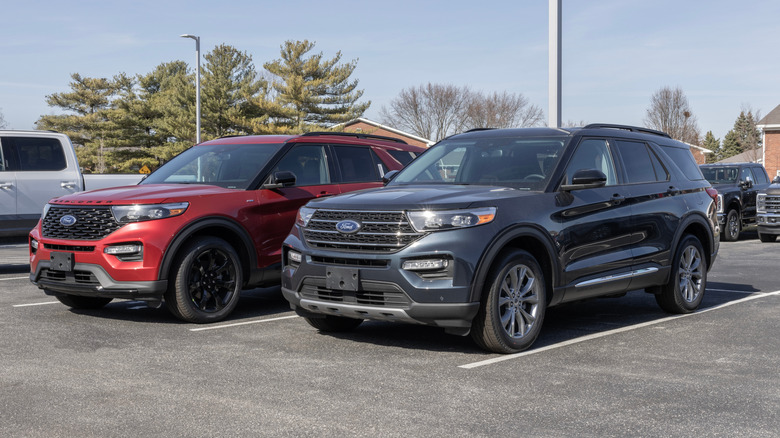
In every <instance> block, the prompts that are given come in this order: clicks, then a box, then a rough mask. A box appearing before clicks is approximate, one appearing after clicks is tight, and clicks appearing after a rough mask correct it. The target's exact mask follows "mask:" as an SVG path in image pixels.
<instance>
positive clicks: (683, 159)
mask: <svg viewBox="0 0 780 438" xmlns="http://www.w3.org/2000/svg"><path fill="white" fill-rule="evenodd" d="M661 150H663V151H664V153H666V155H668V156H669V158H671V160H672V162H673V163H674V164H676V165H677V167H679V168H680V170H682V173H683V174H684V175H685V177H686V178H688V179H689V180H691V181H698V180H702V179H704V176H703V175H702V174H701V170H700V169H699V165H698V164H696V160H694V159H693V154H691V151H690V149H685V148H677V147H674V146H664V145H661Z"/></svg>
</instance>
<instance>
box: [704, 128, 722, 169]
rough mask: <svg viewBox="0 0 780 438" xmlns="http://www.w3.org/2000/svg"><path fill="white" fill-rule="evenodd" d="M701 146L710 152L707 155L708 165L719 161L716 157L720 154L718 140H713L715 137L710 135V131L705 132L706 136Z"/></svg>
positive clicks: (718, 157)
mask: <svg viewBox="0 0 780 438" xmlns="http://www.w3.org/2000/svg"><path fill="white" fill-rule="evenodd" d="M701 146H702V147H704V148H707V149H709V150H711V151H712V153H711V154H708V155H707V162H708V163H714V162H716V161H720V156H719V155H718V154H719V153H720V139H718V138H715V136H714V135H713V134H712V131H707V134H706V135H705V136H704V142H703V143H702V144H701Z"/></svg>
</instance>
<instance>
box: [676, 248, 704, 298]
mask: <svg viewBox="0 0 780 438" xmlns="http://www.w3.org/2000/svg"><path fill="white" fill-rule="evenodd" d="M703 267H704V263H702V258H701V254H700V253H699V250H698V249H696V247H695V246H693V245H690V246H688V247H687V248H685V251H683V254H682V257H680V268H679V285H680V293H681V294H682V298H683V299H684V300H685V301H686V302H688V303H692V302H694V301H695V300H696V298H698V297H699V295H700V294H701V293H702V284H703V282H702V278H703V276H704V273H703V271H702V269H703Z"/></svg>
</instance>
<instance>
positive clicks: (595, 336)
mask: <svg viewBox="0 0 780 438" xmlns="http://www.w3.org/2000/svg"><path fill="white" fill-rule="evenodd" d="M728 292H741V291H728ZM772 295H780V290H778V291H775V292H768V293H763V292H757V293H755V294H754V295H750V296H748V297H745V298H741V299H739V300H734V301H729V302H728V303H723V304H720V305H718V306H714V307H708V308H706V309H701V310H698V311H696V312H693V313H688V314H685V315H676V316H669V317H666V318H661V319H657V320H654V321H648V322H643V323H641V324H636V325H632V326H628V327H622V328H619V329H615V330H609V331H606V332H601V333H594V334H592V335H587V336H583V337H580V338H576V339H572V340H569V341H565V342H560V343H557V344H554V345H548V346H546V347H542V348H538V349H535V350H529V351H523V352H520V353H515V354H507V355H504V356H499V357H494V358H492V359H487V360H483V361H479V362H472V363H469V364H465V365H459V366H458V368H464V369H472V368H478V367H481V366H485V365H492V364H494V363H498V362H503V361H505V360H511V359H517V358H520V357H525V356H530V355H532V354H537V353H542V352H545V351H549V350H554V349H556V348H561V347H566V346H569V345H574V344H579V343H580V342H586V341H590V340H593V339H598V338H603V337H605V336H611V335H615V334H618V333H623V332H627V331H631V330H636V329H640V328H643V327H649V326H652V325H656V324H661V323H664V322H668V321H672V320H675V319H679V318H685V317H688V316H693V315H698V314H701V313H705V312H709V311H711V310H718V309H722V308H724V307H728V306H732V305H734V304H740V303H744V302H746V301H751V300H755V299H758V298H764V297H767V296H772Z"/></svg>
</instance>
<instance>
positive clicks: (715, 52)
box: [0, 0, 780, 139]
mask: <svg viewBox="0 0 780 438" xmlns="http://www.w3.org/2000/svg"><path fill="white" fill-rule="evenodd" d="M0 10H1V11H2V12H3V17H4V20H3V25H2V26H0V66H2V68H0V111H2V114H3V116H4V118H5V120H6V122H7V124H8V127H9V128H13V129H32V128H34V123H35V121H36V120H37V119H38V118H39V117H40V116H41V115H43V114H56V113H58V111H57V110H55V109H53V108H50V107H48V106H47V105H46V100H45V99H46V96H47V95H49V94H52V93H60V92H66V91H69V86H68V84H69V81H70V74H71V73H80V74H81V75H83V76H90V77H112V76H113V75H115V74H117V73H120V72H125V73H127V74H129V75H136V74H146V73H149V72H151V71H152V70H153V69H154V67H156V66H157V65H159V64H160V63H163V62H169V61H173V60H184V61H186V62H188V63H189V64H190V65H191V66H192V65H194V63H195V44H194V42H193V41H192V40H189V39H184V38H179V35H181V34H184V33H191V34H195V35H199V36H200V37H201V52H202V53H207V52H209V51H211V49H213V48H214V46H216V45H218V44H229V45H232V46H234V47H236V48H237V49H239V50H241V51H245V52H247V53H248V54H249V55H251V56H252V58H253V60H254V63H255V66H256V67H257V69H258V70H262V64H263V63H264V62H267V61H271V60H273V59H277V58H279V47H280V45H281V44H282V43H283V42H284V41H285V40H303V39H308V40H310V41H315V42H316V47H315V50H316V51H322V52H323V54H324V56H325V58H328V59H329V58H331V57H333V56H334V55H335V54H336V52H337V51H339V50H340V51H341V52H342V55H343V58H342V59H343V60H344V61H349V60H352V59H358V67H357V69H356V70H355V73H354V75H353V77H354V78H357V79H359V81H360V83H359V88H361V89H363V90H364V91H365V94H364V99H367V100H371V101H372V105H371V107H370V108H369V110H368V111H367V113H366V117H368V118H370V119H374V120H378V121H379V111H380V109H381V108H382V107H383V106H387V105H388V103H389V101H390V100H391V99H393V98H394V97H395V96H396V95H397V94H398V93H399V91H401V90H402V89H404V88H409V87H412V86H417V85H420V84H425V83H428V82H432V83H440V84H453V85H457V86H463V85H467V86H469V87H470V88H472V89H474V90H481V91H484V92H493V91H499V92H503V91H509V92H513V93H522V94H523V95H525V96H526V97H527V98H529V100H530V101H531V103H533V104H535V105H538V106H539V107H541V108H542V109H543V110H544V111H545V114H546V113H547V105H548V103H547V90H548V84H547V81H548V73H547V63H548V56H547V50H548V46H547V36H548V30H547V25H548V16H547V14H548V0H514V1H491V0H484V1H473V0H471V1H460V0H450V1H425V0H417V1H406V0H396V1H393V2H388V1H381V2H375V1H372V0H364V1H339V0H331V1H327V2H325V1H295V0H287V1H278V0H276V1H265V0H255V1H243V0H233V1H230V2H216V1H197V0H189V1H178V0H176V1H166V0H158V1H146V0H141V1H134V2H117V1H110V0H109V1H106V0H103V1H91V0H88V1H84V0H82V1H78V2H62V1H36V0H28V1H26V2H21V1H11V0H2V5H1V6H0ZM779 24H780V2H778V1H777V0H743V1H734V0H729V1H725V0H713V1H686V0H675V1H671V0H653V1H647V0H619V1H618V0H602V1H600V0H593V1H587V0H563V93H562V98H563V106H562V119H563V121H564V122H566V121H572V122H577V123H579V122H586V123H590V122H607V123H620V124H630V125H640V126H641V125H643V124H644V123H643V120H644V118H645V112H646V110H647V108H648V106H649V103H650V97H651V95H652V94H653V93H654V92H655V91H657V90H658V89H659V88H661V87H664V86H670V87H680V88H681V89H682V90H683V91H684V92H685V94H686V96H687V97H688V100H689V102H690V105H691V108H692V110H693V113H694V115H695V116H696V117H697V118H698V125H699V128H700V129H701V131H702V134H704V133H705V132H707V131H710V130H711V131H713V133H714V134H715V136H716V137H718V138H721V139H722V138H723V136H725V134H726V132H728V130H729V129H731V128H732V126H733V123H734V120H735V119H736V118H737V116H738V115H739V112H740V110H741V109H742V108H743V107H749V108H752V109H753V110H754V111H760V112H761V114H762V115H766V114H767V113H768V112H769V111H771V110H772V109H773V108H775V107H776V106H777V105H780V57H778V56H777V55H776V51H777V48H778V47H780V31H778V27H779V26H778V25H779Z"/></svg>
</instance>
